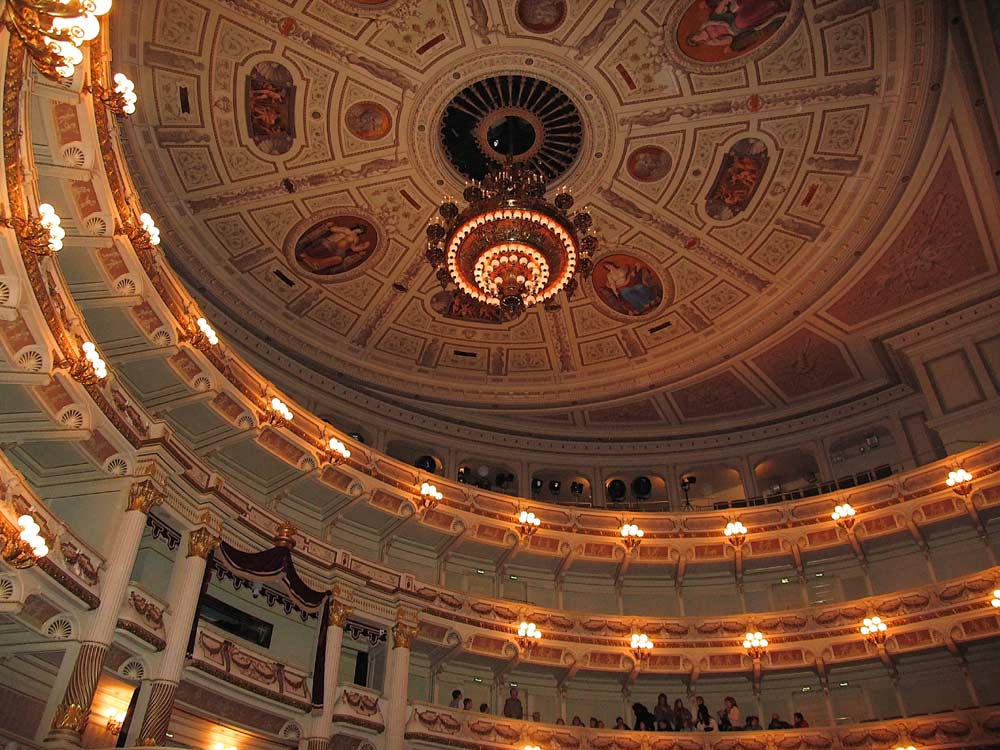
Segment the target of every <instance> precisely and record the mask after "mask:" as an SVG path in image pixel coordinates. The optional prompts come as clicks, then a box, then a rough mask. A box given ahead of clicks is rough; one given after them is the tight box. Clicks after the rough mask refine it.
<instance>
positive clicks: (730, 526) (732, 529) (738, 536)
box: [722, 520, 747, 549]
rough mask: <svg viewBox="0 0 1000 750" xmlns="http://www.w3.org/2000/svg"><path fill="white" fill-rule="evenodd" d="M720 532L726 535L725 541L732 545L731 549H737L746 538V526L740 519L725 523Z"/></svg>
mask: <svg viewBox="0 0 1000 750" xmlns="http://www.w3.org/2000/svg"><path fill="white" fill-rule="evenodd" d="M722 533H723V534H725V535H726V541H727V542H729V543H730V544H731V545H732V546H733V549H739V548H740V547H742V546H743V542H745V541H746V540H747V527H746V526H744V525H743V522H742V521H740V520H736V521H730V522H729V523H727V524H726V528H725V529H723V531H722Z"/></svg>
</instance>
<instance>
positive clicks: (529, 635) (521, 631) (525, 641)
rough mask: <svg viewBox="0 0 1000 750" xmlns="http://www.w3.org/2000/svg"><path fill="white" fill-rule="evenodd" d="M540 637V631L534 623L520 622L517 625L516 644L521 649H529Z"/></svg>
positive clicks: (525, 650)
mask: <svg viewBox="0 0 1000 750" xmlns="http://www.w3.org/2000/svg"><path fill="white" fill-rule="evenodd" d="M541 639H542V631H541V630H539V629H538V628H536V627H535V623H533V622H522V623H521V624H520V625H518V626H517V645H518V646H519V647H520V649H521V650H522V651H524V652H528V651H531V649H532V648H533V647H534V645H535V644H536V643H537V642H538V641H540V640H541Z"/></svg>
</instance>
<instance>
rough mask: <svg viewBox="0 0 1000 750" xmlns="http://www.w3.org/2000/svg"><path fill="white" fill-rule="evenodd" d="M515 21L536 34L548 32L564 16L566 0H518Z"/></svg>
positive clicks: (554, 27) (557, 26) (563, 18)
mask: <svg viewBox="0 0 1000 750" xmlns="http://www.w3.org/2000/svg"><path fill="white" fill-rule="evenodd" d="M514 12H515V14H516V15H517V22H518V23H520V24H521V25H522V26H523V27H524V28H526V29H527V30H528V31H533V32H534V33H536V34H550V33H552V32H553V31H555V30H556V29H557V28H559V24H561V23H562V22H563V20H565V18H566V0H518V2H517V5H516V6H515V9H514Z"/></svg>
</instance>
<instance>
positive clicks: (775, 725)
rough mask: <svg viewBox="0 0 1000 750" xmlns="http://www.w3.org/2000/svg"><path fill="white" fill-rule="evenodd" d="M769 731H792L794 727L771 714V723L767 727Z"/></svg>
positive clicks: (776, 715)
mask: <svg viewBox="0 0 1000 750" xmlns="http://www.w3.org/2000/svg"><path fill="white" fill-rule="evenodd" d="M767 728H768V729H791V728H792V725H791V724H789V723H788V722H787V721H784V720H782V718H781V717H780V716H779V715H778V714H771V723H770V724H768V725H767Z"/></svg>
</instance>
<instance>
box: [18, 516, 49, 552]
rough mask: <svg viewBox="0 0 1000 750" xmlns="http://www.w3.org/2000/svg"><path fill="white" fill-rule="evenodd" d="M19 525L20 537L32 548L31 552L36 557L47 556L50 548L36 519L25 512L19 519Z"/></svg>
mask: <svg viewBox="0 0 1000 750" xmlns="http://www.w3.org/2000/svg"><path fill="white" fill-rule="evenodd" d="M17 525H18V527H19V528H20V529H21V531H20V533H19V534H18V538H19V539H20V540H21V541H22V542H25V543H26V544H27V545H28V546H29V547H30V548H31V554H32V555H34V556H35V557H45V556H46V555H47V554H49V548H48V546H47V544H46V543H45V538H44V537H42V535H41V534H40V532H41V530H42V529H41V527H40V526H39V525H38V524H37V523H36V522H35V519H34V518H33V517H32V516H30V515H28V514H24V515H22V516H20V517H19V518H18V519H17Z"/></svg>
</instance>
